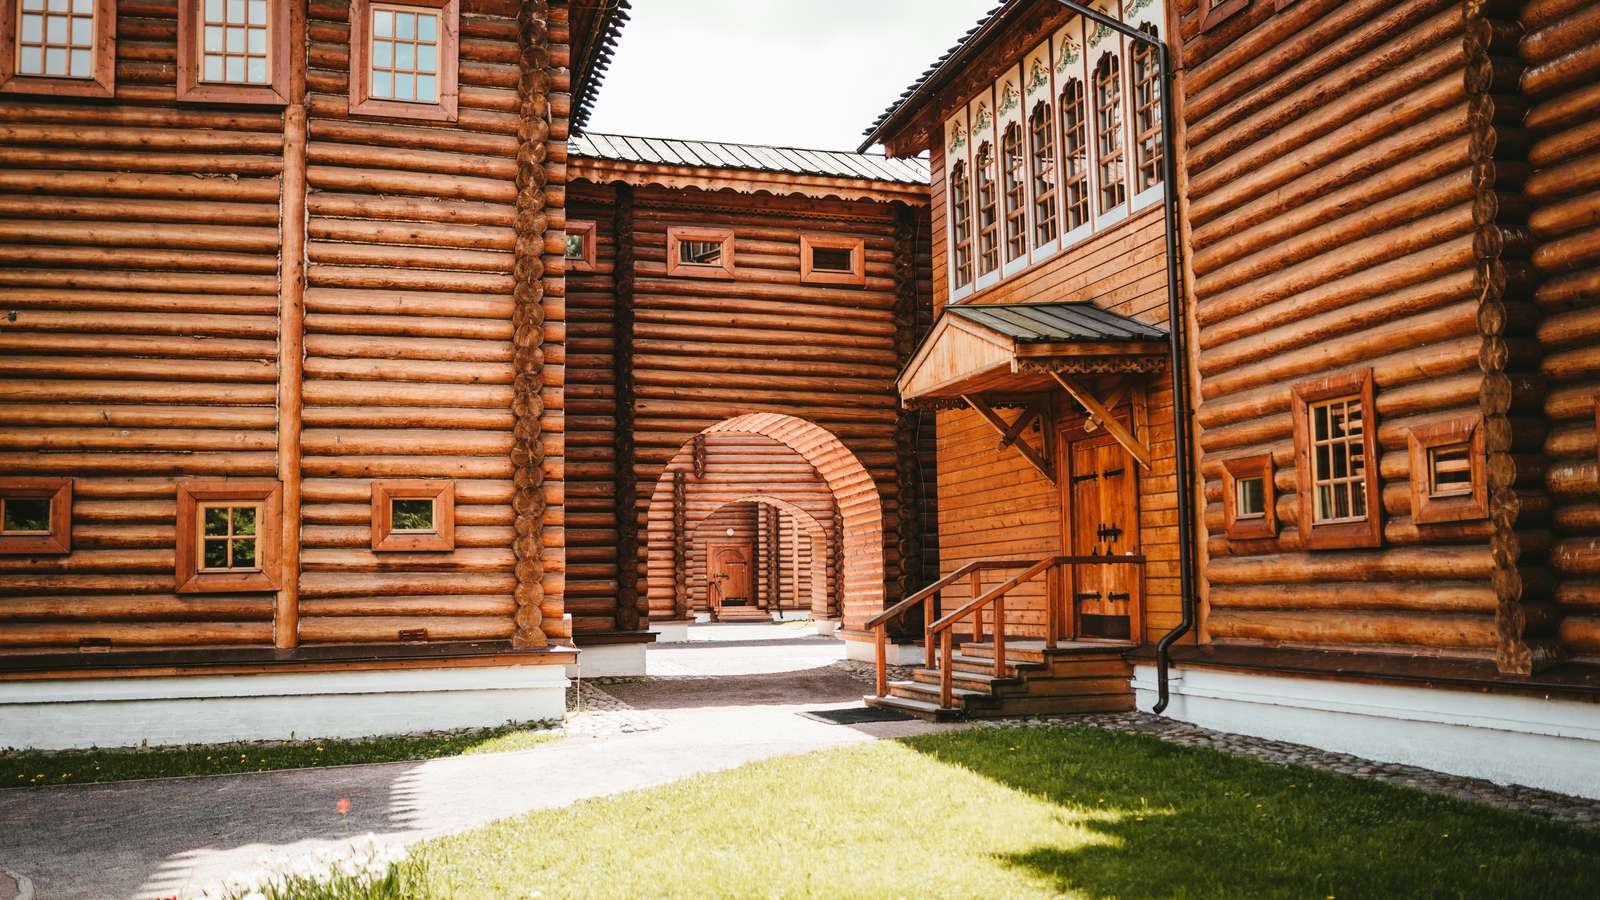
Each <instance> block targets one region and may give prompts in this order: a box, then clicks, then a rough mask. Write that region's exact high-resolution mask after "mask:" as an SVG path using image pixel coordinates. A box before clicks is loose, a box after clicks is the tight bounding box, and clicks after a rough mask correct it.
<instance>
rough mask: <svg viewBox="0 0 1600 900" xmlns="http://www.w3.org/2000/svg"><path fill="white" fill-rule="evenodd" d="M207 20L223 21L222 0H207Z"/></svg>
mask: <svg viewBox="0 0 1600 900" xmlns="http://www.w3.org/2000/svg"><path fill="white" fill-rule="evenodd" d="M206 21H207V22H221V21H223V15H222V0H206Z"/></svg>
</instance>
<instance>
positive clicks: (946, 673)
mask: <svg viewBox="0 0 1600 900" xmlns="http://www.w3.org/2000/svg"><path fill="white" fill-rule="evenodd" d="M953 631H954V629H953V628H946V629H945V630H943V631H941V632H939V662H940V663H941V665H940V666H939V705H940V706H943V707H945V708H946V709H949V708H950V707H953V706H955V698H956V692H955V679H954V678H953V677H952V674H951V672H950V635H951V632H953Z"/></svg>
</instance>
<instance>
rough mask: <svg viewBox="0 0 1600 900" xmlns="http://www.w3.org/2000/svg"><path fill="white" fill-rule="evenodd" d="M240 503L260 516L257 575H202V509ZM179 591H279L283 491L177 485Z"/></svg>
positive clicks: (237, 483) (211, 483)
mask: <svg viewBox="0 0 1600 900" xmlns="http://www.w3.org/2000/svg"><path fill="white" fill-rule="evenodd" d="M229 500H231V501H239V502H241V503H252V502H253V503H255V504H257V505H258V506H259V510H260V511H259V512H258V514H257V516H256V563H257V566H258V570H257V571H250V572H245V571H240V572H204V571H201V567H200V559H199V549H200V548H199V544H200V526H201V522H202V518H201V515H200V509H201V507H202V505H204V504H206V503H210V502H213V501H229ZM177 519H178V529H177V545H176V547H175V548H174V549H175V551H176V553H175V554H174V555H175V557H176V563H177V566H176V591H177V592H178V593H180V594H197V593H217V592H249V591H275V590H277V589H278V588H279V587H281V586H282V585H281V578H280V574H281V573H280V571H279V550H280V545H281V544H282V527H283V525H282V522H283V488H282V485H281V484H280V483H279V482H277V481H268V480H266V479H244V478H241V479H227V478H219V479H209V480H204V481H200V480H195V481H183V482H179V483H178V517H177Z"/></svg>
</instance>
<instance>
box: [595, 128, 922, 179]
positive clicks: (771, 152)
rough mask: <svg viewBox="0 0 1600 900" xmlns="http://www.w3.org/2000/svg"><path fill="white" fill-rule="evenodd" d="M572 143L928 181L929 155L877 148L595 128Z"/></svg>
mask: <svg viewBox="0 0 1600 900" xmlns="http://www.w3.org/2000/svg"><path fill="white" fill-rule="evenodd" d="M569 146H570V150H571V153H572V155H574V156H582V157H588V158H590V159H608V160H616V161H619V162H637V163H649V164H653V165H668V166H689V167H692V168H713V169H742V170H747V171H759V172H783V173H789V174H793V175H820V176H823V177H827V178H852V179H859V180H862V181H892V182H897V183H899V184H919V185H920V184H927V183H928V161H927V160H925V159H890V158H888V157H885V156H883V155H881V154H876V153H847V152H842V151H838V150H801V149H797V148H794V147H769V146H763V145H760V144H728V143H722V142H720V141H684V140H677V139H673V138H646V137H634V136H631V135H621V134H597V133H595V132H592V131H591V132H586V133H584V134H581V135H578V136H576V137H573V138H572V139H571V143H570V145H569Z"/></svg>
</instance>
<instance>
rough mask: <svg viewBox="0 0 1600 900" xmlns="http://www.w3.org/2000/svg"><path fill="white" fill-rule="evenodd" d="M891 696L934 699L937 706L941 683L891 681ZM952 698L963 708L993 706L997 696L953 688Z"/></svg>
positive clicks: (984, 692)
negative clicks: (975, 705)
mask: <svg viewBox="0 0 1600 900" xmlns="http://www.w3.org/2000/svg"><path fill="white" fill-rule="evenodd" d="M889 696H891V697H904V698H906V699H908V700H916V699H922V698H932V700H933V701H934V704H935V705H938V704H937V701H938V699H939V683H938V682H937V681H935V682H934V683H933V684H924V683H922V682H920V681H891V682H889ZM950 696H951V697H952V698H953V699H954V700H955V702H956V703H957V704H958V705H960V706H963V707H970V706H972V705H974V704H977V705H992V704H993V703H994V702H995V699H996V698H995V696H994V695H993V694H991V693H989V692H988V691H972V690H967V689H965V688H958V687H952V688H951V691H950Z"/></svg>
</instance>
